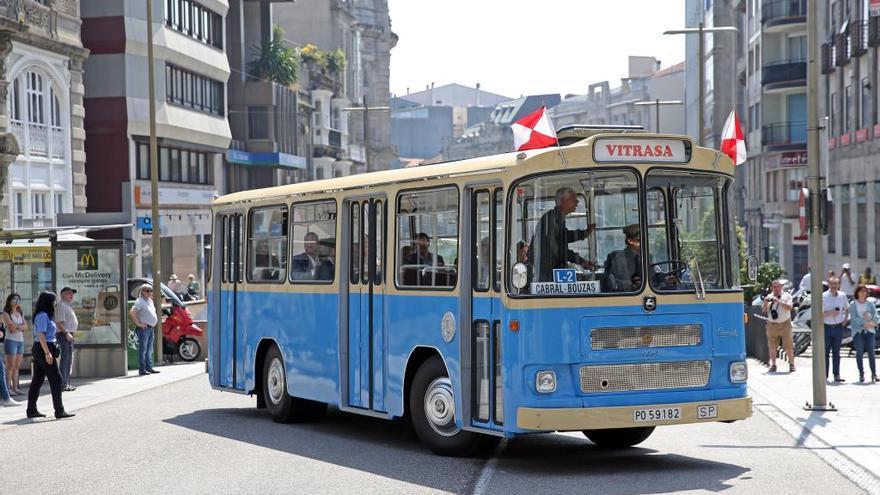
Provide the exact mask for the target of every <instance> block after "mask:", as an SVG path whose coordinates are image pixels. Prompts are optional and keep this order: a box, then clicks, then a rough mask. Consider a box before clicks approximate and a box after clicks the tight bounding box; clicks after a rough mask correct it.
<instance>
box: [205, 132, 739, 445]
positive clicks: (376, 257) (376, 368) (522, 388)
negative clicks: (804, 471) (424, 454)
mask: <svg viewBox="0 0 880 495" xmlns="http://www.w3.org/2000/svg"><path fill="white" fill-rule="evenodd" d="M559 138H560V146H559V147H553V148H546V149H539V150H530V151H525V152H519V153H508V154H502V155H495V156H487V157H481V158H474V159H470V160H463V161H457V162H450V163H442V164H436V165H425V166H420V167H413V168H405V169H398V170H389V171H383V172H375V173H368V174H361V175H354V176H349V177H341V178H335V179H326V180H318V181H313V182H305V183H300V184H291V185H286V186H279V187H273V188H268V189H260V190H253V191H245V192H239V193H234V194H229V195H227V196H223V197H220V198H218V199H217V200H215V201H214V205H213V215H214V218H213V249H212V252H213V254H212V259H211V276H210V281H209V297H208V298H209V327H210V331H209V359H208V370H209V378H210V383H211V386H212V387H214V388H215V389H218V390H223V391H230V392H237V393H242V394H252V395H255V396H256V404H257V407H259V408H266V409H268V412H269V413H270V414H271V416H272V417H273V418H274V419H275V420H276V421H285V422H286V421H309V420H316V419H318V418H319V417H320V416H321V415H322V414H323V413H324V411H325V410H326V408H327V406H328V405H333V406H335V407H337V408H339V409H340V410H342V411H345V412H349V413H355V414H364V415H369V416H374V417H380V418H387V419H392V418H398V417H406V418H408V419H409V421H411V423H412V427H413V429H414V430H415V432H416V433H417V435H418V437H419V438H420V439H421V440H422V442H423V443H425V444H426V445H427V446H428V447H429V448H430V449H432V450H433V451H435V452H437V453H440V454H448V455H467V454H471V453H475V452H477V451H480V450H483V449H486V448H488V447H489V446H491V445H492V443H493V442H494V441H497V439H499V438H501V437H511V436H514V435H518V434H526V433H538V432H553V431H578V430H580V431H583V432H584V434H585V435H586V436H587V437H588V438H589V439H590V440H592V441H593V442H595V443H597V444H599V445H601V446H609V447H625V446H631V445H635V444H637V443H639V442H641V441H643V440H644V439H646V438H647V437H648V436H649V435H650V434H651V432H652V431H653V430H654V428H655V427H656V426H663V425H673V424H683V423H702V422H714V421H722V422H730V421H735V420H740V419H744V418H747V417H749V416H750V415H751V399H750V398H749V397H748V395H747V390H746V378H747V376H746V375H747V367H746V363H745V342H744V331H743V302H742V301H743V299H742V291H741V289H740V286H739V284H740V282H739V279H738V273H739V258H738V256H739V255H738V252H737V246H736V233H735V227H734V220H733V196H734V190H733V175H734V168H733V163H732V162H731V160H730V159H729V158H728V157H727V156H726V155H724V154H722V153H720V152H718V151H715V150H711V149H705V148H700V147H697V146H695V145H694V144H693V143H692V142H691V140H690V139H689V138H687V137H684V136H671V135H656V134H649V133H646V132H641V131H635V130H633V129H614V128H603V129H596V128H589V127H571V128H566V129H562V130H560V131H559Z"/></svg>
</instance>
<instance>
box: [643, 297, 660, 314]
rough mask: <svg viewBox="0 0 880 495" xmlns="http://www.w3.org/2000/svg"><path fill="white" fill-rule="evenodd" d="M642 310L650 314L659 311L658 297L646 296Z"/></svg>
mask: <svg viewBox="0 0 880 495" xmlns="http://www.w3.org/2000/svg"><path fill="white" fill-rule="evenodd" d="M642 308H643V309H644V310H645V311H647V312H648V313H651V312H653V311H654V310H655V309H657V296H645V298H644V299H643V300H642Z"/></svg>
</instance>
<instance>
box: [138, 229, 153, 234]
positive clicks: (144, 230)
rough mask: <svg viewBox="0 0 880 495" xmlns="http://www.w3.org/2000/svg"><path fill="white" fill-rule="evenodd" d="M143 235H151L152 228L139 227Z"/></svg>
mask: <svg viewBox="0 0 880 495" xmlns="http://www.w3.org/2000/svg"><path fill="white" fill-rule="evenodd" d="M141 234H143V235H153V229H141Z"/></svg>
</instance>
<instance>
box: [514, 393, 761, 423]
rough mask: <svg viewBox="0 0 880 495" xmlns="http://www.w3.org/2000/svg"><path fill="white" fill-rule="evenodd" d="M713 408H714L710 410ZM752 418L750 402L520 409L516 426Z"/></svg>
mask: <svg viewBox="0 0 880 495" xmlns="http://www.w3.org/2000/svg"><path fill="white" fill-rule="evenodd" d="M712 406H714V408H713V407H712ZM751 415H752V398H751V397H742V398H739V399H725V400H714V401H701V402H682V403H678V404H653V405H651V404H644V405H638V406H623V407H583V408H580V407H571V408H555V409H542V408H536V407H520V408H519V409H517V412H516V424H517V426H518V427H519V428H521V429H523V430H535V431H574V430H602V429H608V428H637V427H643V426H660V425H679V424H687V423H711V422H714V421H736V420H738V419H746V418H748V417H749V416H751Z"/></svg>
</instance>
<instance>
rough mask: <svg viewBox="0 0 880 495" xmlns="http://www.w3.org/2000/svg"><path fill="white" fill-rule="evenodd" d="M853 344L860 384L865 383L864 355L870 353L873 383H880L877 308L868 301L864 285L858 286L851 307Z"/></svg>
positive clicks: (869, 359) (869, 363)
mask: <svg viewBox="0 0 880 495" xmlns="http://www.w3.org/2000/svg"><path fill="white" fill-rule="evenodd" d="M849 314H850V323H851V328H852V337H853V344H855V348H856V364H857V365H858V367H859V383H864V381H865V368H864V366H863V364H862V353H863V352H866V351H867V353H868V367H869V368H871V381H872V382H876V381H878V378H877V364H876V362H875V361H876V358H875V356H874V343H875V338H876V334H875V328H876V327H877V308H876V307H874V303H872V302H871V301H868V288H867V287H865V286H864V285H862V284H859V285H857V286H856V290H855V299H853V302H852V303H850V306H849Z"/></svg>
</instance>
